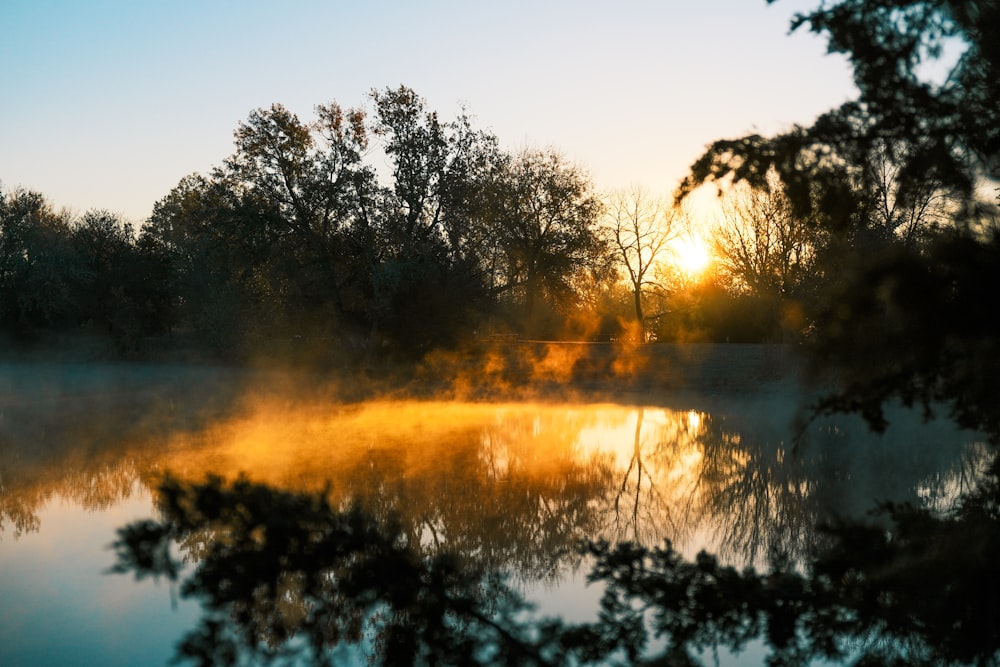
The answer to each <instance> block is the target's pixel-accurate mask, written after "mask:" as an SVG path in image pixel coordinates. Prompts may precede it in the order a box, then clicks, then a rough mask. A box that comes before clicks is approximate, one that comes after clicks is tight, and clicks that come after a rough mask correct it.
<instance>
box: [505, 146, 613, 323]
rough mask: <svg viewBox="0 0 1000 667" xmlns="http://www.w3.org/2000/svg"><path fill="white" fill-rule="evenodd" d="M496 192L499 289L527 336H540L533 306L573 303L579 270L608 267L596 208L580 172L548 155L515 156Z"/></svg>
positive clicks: (588, 184)
mask: <svg viewBox="0 0 1000 667" xmlns="http://www.w3.org/2000/svg"><path fill="white" fill-rule="evenodd" d="M494 188H495V190H494V192H493V200H492V202H491V204H492V206H493V211H492V215H493V216H495V217H494V220H493V230H494V234H495V238H496V243H497V248H498V250H499V253H500V254H501V256H502V263H503V268H502V270H501V274H502V275H503V278H502V281H501V284H502V289H503V290H504V291H505V292H506V293H507V294H508V295H510V296H511V297H513V298H514V299H515V300H516V301H517V302H519V304H520V305H522V307H523V312H524V327H525V330H526V331H528V332H531V333H534V334H538V333H541V332H542V326H541V325H542V322H541V313H540V312H539V310H538V303H539V301H541V300H542V299H545V300H546V303H547V304H548V305H549V306H553V307H558V306H559V305H560V303H561V302H562V303H565V301H566V300H569V299H571V297H572V295H573V293H574V287H573V282H574V276H575V275H576V274H577V273H578V272H585V271H588V270H601V269H602V268H603V267H606V266H607V261H608V249H607V245H606V244H605V243H604V242H603V241H602V238H601V236H600V233H599V227H598V225H599V222H600V215H601V210H602V206H601V202H600V201H599V199H598V198H597V196H596V195H595V194H594V192H593V188H592V185H591V182H590V180H589V179H588V178H587V176H586V175H585V174H584V173H583V171H581V170H580V169H579V168H578V167H575V166H573V165H570V164H568V163H567V162H566V161H565V159H564V158H563V157H562V156H560V155H559V154H558V153H556V152H553V151H537V150H528V151H524V152H523V153H521V154H519V155H518V156H517V157H516V158H514V160H513V161H511V162H510V163H509V165H508V166H507V167H506V169H505V170H504V172H503V173H502V174H501V177H500V178H499V179H498V180H497V182H495V184H494Z"/></svg>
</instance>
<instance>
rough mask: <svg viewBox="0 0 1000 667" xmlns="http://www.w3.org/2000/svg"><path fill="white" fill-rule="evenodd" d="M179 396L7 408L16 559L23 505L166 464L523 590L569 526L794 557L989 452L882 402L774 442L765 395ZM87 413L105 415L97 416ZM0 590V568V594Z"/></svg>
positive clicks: (152, 490)
mask: <svg viewBox="0 0 1000 667" xmlns="http://www.w3.org/2000/svg"><path fill="white" fill-rule="evenodd" d="M196 404H197V400H196V399H192V401H189V402H188V403H187V404H182V402H181V398H180V396H176V395H175V396H171V397H170V400H169V401H165V400H163V396H158V397H156V400H155V401H153V402H147V403H143V402H142V401H136V402H135V403H134V404H133V406H132V407H131V408H128V409H122V408H121V406H118V407H116V408H114V410H110V408H108V406H107V405H105V404H100V405H98V406H96V407H95V406H94V405H91V406H90V407H89V408H88V407H86V406H84V407H80V406H76V407H75V408H74V409H73V410H67V411H64V412H63V413H62V414H63V417H64V419H63V420H52V419H51V413H48V414H49V420H50V422H51V423H49V424H48V425H47V426H46V427H45V428H44V429H42V428H41V427H40V426H39V425H40V424H41V423H42V420H41V419H38V420H37V421H35V422H30V421H28V422H26V421H17V420H14V419H11V418H10V414H11V413H10V412H7V414H6V415H5V417H4V418H3V419H2V420H0V445H2V446H0V539H3V541H4V544H3V545H2V547H3V550H5V551H6V553H7V554H8V555H11V554H14V555H16V552H14V551H12V550H16V549H18V545H17V542H18V541H19V540H20V539H23V538H24V537H25V536H28V535H33V534H39V533H41V534H42V535H43V536H44V535H45V534H46V531H47V530H48V529H47V528H46V526H45V525H43V522H42V520H41V519H40V517H41V516H42V511H41V510H42V508H43V507H45V506H47V505H51V504H52V503H53V502H56V501H58V502H68V503H69V504H70V505H72V506H76V507H79V508H81V509H82V510H85V511H87V512H101V513H107V514H109V515H111V514H114V513H115V512H117V511H120V510H119V509H118V508H120V507H122V505H123V503H126V501H129V502H131V501H134V500H136V499H141V498H144V497H151V498H152V499H153V501H154V503H160V505H161V507H162V502H163V498H162V497H161V496H158V495H157V493H158V491H157V489H158V488H159V487H158V485H159V483H160V481H161V480H162V479H163V475H164V473H166V472H168V471H169V472H170V473H171V474H173V475H174V476H175V478H176V479H178V480H179V481H182V482H185V483H197V482H202V481H204V480H205V479H206V478H207V477H208V476H209V475H221V476H223V477H224V478H225V479H227V480H229V481H233V480H236V479H237V478H239V477H240V476H242V477H243V478H244V479H246V480H249V481H252V482H255V483H260V484H264V485H267V486H268V487H269V488H273V489H276V490H285V491H291V492H306V493H322V494H323V495H324V497H325V498H326V499H327V501H328V502H329V503H330V505H331V507H333V508H335V509H336V510H338V511H342V510H345V509H347V508H349V507H351V506H353V505H354V504H357V503H360V504H361V505H362V506H363V507H365V509H366V512H369V513H370V514H371V515H372V516H373V517H374V518H375V519H376V520H377V521H379V522H383V523H387V522H390V521H395V522H397V525H398V527H399V531H400V535H401V536H402V539H404V541H405V542H406V544H408V545H412V546H413V547H415V548H416V549H417V552H418V555H419V557H420V558H421V559H433V558H435V557H437V556H441V555H444V554H459V555H461V556H462V557H463V558H464V559H466V560H467V561H468V562H471V563H474V564H475V567H476V568H479V569H480V571H494V570H496V571H504V572H508V573H510V574H511V575H512V577H513V580H514V582H515V583H518V584H519V585H520V586H521V590H525V589H526V587H527V586H529V585H531V584H532V583H537V582H545V583H546V585H547V586H550V587H551V586H558V585H559V584H560V582H562V581H563V580H564V578H565V577H566V575H567V573H569V572H572V571H574V570H575V569H577V568H579V567H580V565H581V563H582V559H583V556H582V555H581V552H580V551H579V550H578V549H575V548H574V547H575V546H576V545H577V543H578V542H579V541H580V540H582V539H585V538H591V539H598V540H599V539H606V540H608V541H609V542H610V543H616V542H619V541H622V540H630V541H634V542H637V543H639V544H643V545H647V546H651V545H657V544H661V543H662V540H663V539H664V538H668V539H670V540H671V541H672V544H673V546H674V547H675V548H676V549H677V550H678V551H679V552H680V554H681V555H682V556H683V557H685V558H688V559H693V558H694V557H695V554H696V553H697V552H698V551H699V550H700V549H708V550H709V551H711V552H713V553H717V554H719V555H720V557H721V558H722V560H723V562H727V563H732V564H734V565H736V566H737V567H743V566H744V565H746V564H755V565H757V566H762V565H763V564H765V563H766V562H767V560H768V558H769V557H770V556H772V555H774V554H781V555H783V556H784V557H787V558H791V559H801V558H804V557H805V556H806V555H807V554H809V553H810V551H811V550H812V549H813V548H814V546H815V544H816V541H817V539H819V538H817V534H816V532H815V530H814V529H815V527H816V525H817V524H819V523H822V522H824V521H829V520H832V519H835V518H836V517H839V516H860V515H862V514H863V513H864V512H865V511H867V510H868V509H869V508H871V507H872V506H873V505H874V503H876V502H877V501H883V500H895V501H912V502H915V503H917V504H918V505H921V506H925V507H929V508H932V509H935V510H938V511H945V510H947V509H948V508H949V507H950V506H951V504H952V503H953V502H954V500H955V499H956V498H957V497H958V496H959V494H960V493H961V492H963V491H968V490H969V489H971V488H975V485H976V484H977V482H978V480H979V479H980V478H981V476H982V471H983V468H984V466H985V464H986V462H987V461H988V459H989V451H988V450H987V449H986V448H985V446H983V445H981V444H980V443H978V442H977V440H976V438H975V437H973V436H970V435H968V434H960V433H955V432H954V431H952V430H951V429H950V428H948V427H947V426H945V425H942V424H931V425H923V424H921V423H920V422H919V420H917V419H916V418H915V417H914V418H912V419H910V420H907V419H903V418H898V416H897V418H896V419H894V422H893V423H894V426H893V428H892V429H890V431H889V432H888V433H887V434H886V435H884V436H882V437H874V436H871V435H869V434H867V432H866V430H865V428H864V426H863V424H861V423H860V421H852V420H850V419H841V420H838V421H836V422H826V423H822V424H813V425H811V426H810V427H809V429H807V431H806V432H805V433H804V434H803V437H801V438H798V439H795V440H793V439H792V435H793V434H794V433H795V431H794V429H793V428H792V424H793V423H794V419H795V414H794V411H793V410H792V409H791V408H790V407H789V406H788V405H786V404H785V403H783V402H781V401H771V400H769V399H767V397H764V398H762V399H760V400H742V401H737V400H726V401H724V402H715V403H711V402H707V401H706V402H699V403H691V404H688V405H682V406H677V407H676V408H670V407H663V406H654V405H617V404H587V405H581V404H569V405H565V404H544V403H511V404H491V403H456V402H435V401H377V402H369V403H362V404H348V405H344V404H331V403H329V402H325V401H322V400H313V401H305V400H301V399H297V400H292V399H290V398H288V397H286V396H284V395H283V394H281V393H280V392H272V393H271V394H269V395H268V396H266V397H259V398H255V399H253V400H250V401H246V402H243V403H240V404H236V403H226V404H224V405H223V404H220V405H216V406H215V408H214V409H213V410H205V409H200V411H199V412H198V416H197V417H196V418H195V417H192V414H194V406H195V405H196ZM164 406H167V407H166V408H164ZM126 407H127V406H126ZM97 408H100V409H97ZM105 408H107V409H105ZM95 415H98V416H101V415H103V416H106V417H109V419H108V421H106V422H102V423H100V424H98V423H95V421H96V420H95V419H94V416H95ZM26 424H27V426H26ZM32 424H35V426H32ZM151 424H153V425H155V427H151ZM36 426H37V428H36ZM132 504H133V505H134V503H132ZM132 518H134V515H128V516H122V517H121V518H120V519H119V520H117V521H112V522H111V523H113V524H115V525H121V524H124V523H126V522H127V521H129V520H131V519H132ZM210 537H211V535H209V534H203V533H192V534H190V535H187V536H186V538H185V540H184V542H183V543H182V544H181V545H180V548H181V550H182V551H183V553H184V554H185V555H186V557H187V558H188V559H189V560H191V561H192V562H197V561H199V559H201V558H203V557H204V555H205V554H206V553H207V550H208V549H209V545H210V544H211V539H210ZM110 539H111V536H110V535H108V536H107V539H106V540H104V541H103V543H105V544H106V543H107V541H110ZM2 557H3V553H2V552H0V559H2ZM72 561H73V558H72V556H67V558H66V559H65V564H64V567H66V568H67V570H68V571H73V567H74V563H73V562H72ZM74 576H83V574H80V573H78V575H74ZM89 576H96V572H95V573H90V574H89ZM9 588H10V587H7V586H5V584H4V581H3V572H2V568H0V590H3V589H9ZM19 590H20V589H19Z"/></svg>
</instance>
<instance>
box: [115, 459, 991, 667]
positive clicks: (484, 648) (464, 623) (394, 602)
mask: <svg viewBox="0 0 1000 667" xmlns="http://www.w3.org/2000/svg"><path fill="white" fill-rule="evenodd" d="M159 497H160V501H159V504H160V509H161V511H162V515H163V518H162V519H161V520H159V521H153V520H144V521H138V522H136V523H133V524H131V525H129V526H126V527H124V528H122V529H121V530H120V531H119V539H118V541H117V542H116V543H115V545H114V547H115V549H116V551H117V554H118V561H117V564H116V565H115V566H114V568H113V571H114V572H119V573H127V572H131V573H133V574H135V575H136V576H137V577H145V576H155V577H158V576H165V577H167V578H168V579H170V580H171V581H178V580H180V581H181V584H180V594H181V595H182V596H184V597H192V598H195V599H197V600H199V601H200V602H201V603H202V606H203V609H204V615H203V617H202V619H201V621H200V623H199V626H198V627H197V628H195V629H194V630H192V631H191V632H189V633H188V635H187V636H186V637H185V638H184V639H183V640H182V641H181V643H180V644H179V646H178V657H179V658H181V659H188V660H194V661H197V662H199V664H263V663H269V662H275V661H279V662H280V661H287V660H289V659H291V658H293V657H295V658H298V659H300V660H306V661H307V662H309V663H310V664H332V663H334V662H336V656H337V655H338V651H343V650H344V646H345V645H347V644H353V645H358V646H359V647H362V650H363V652H365V651H367V650H368V649H374V651H375V652H374V654H372V658H373V659H375V660H376V661H378V662H380V663H382V664H394V665H396V664H519V665H531V664H535V665H557V664H579V665H584V664H640V663H642V662H644V661H647V660H649V661H651V662H650V664H654V663H655V664H697V663H696V659H695V658H694V655H696V654H701V653H704V652H705V651H716V650H718V649H719V648H722V647H725V648H727V649H729V650H731V651H735V652H739V651H741V650H743V649H745V648H746V647H747V645H748V643H749V642H751V641H756V640H762V641H763V642H764V643H765V644H766V646H767V647H768V649H769V651H770V657H769V664H776V665H777V664H781V665H800V664H808V663H809V662H810V661H812V660H815V659H826V660H834V661H838V662H848V661H850V662H853V663H854V664H868V665H874V664H886V665H888V664H902V663H906V664H915V665H917V664H923V665H945V664H966V663H973V662H986V661H989V660H995V659H997V658H998V657H1000V632H998V630H997V627H996V624H995V623H993V619H994V618H995V617H996V616H995V614H996V613H997V612H998V611H1000V609H998V608H997V605H998V600H1000V596H998V593H1000V579H998V577H997V573H996V571H995V567H994V563H995V561H996V558H997V557H998V556H1000V542H998V541H997V535H1000V530H998V526H997V522H998V521H1000V514H998V512H997V507H998V500H1000V464H998V463H997V462H996V460H994V464H993V467H992V468H991V470H990V471H989V474H988V475H987V476H986V478H985V479H984V481H983V482H982V484H981V485H980V486H979V487H978V488H977V489H976V490H975V491H974V492H972V493H970V494H968V495H967V496H966V498H965V499H964V500H963V502H962V503H961V504H960V505H959V506H958V507H957V509H956V510H955V512H954V513H953V514H951V515H945V516H940V515H935V514H933V513H932V512H930V511H929V510H925V509H918V508H914V507H911V506H906V505H885V506H883V507H882V508H881V509H880V510H879V514H880V515H881V517H874V520H873V521H872V522H871V523H844V524H838V525H830V526H827V527H826V528H825V531H826V533H827V537H828V542H827V544H826V545H825V546H823V547H821V548H820V549H819V551H818V553H817V554H816V555H815V556H814V557H813V558H811V559H810V560H809V562H808V563H807V564H806V565H807V567H806V570H805V571H801V570H798V569H796V568H794V567H793V564H792V563H789V562H786V561H784V560H782V559H781V558H776V559H775V561H774V563H773V564H772V566H771V570H770V571H769V572H767V573H766V574H759V573H757V572H756V571H755V570H754V569H753V568H747V569H744V570H743V571H737V570H735V569H734V568H732V567H727V566H723V565H722V564H720V563H719V561H718V560H717V559H716V558H715V557H713V556H711V555H709V554H707V553H704V552H703V553H701V554H699V555H698V556H697V558H696V559H695V560H694V561H688V560H686V559H684V558H683V557H682V556H681V555H680V554H678V553H677V552H676V551H675V550H674V549H673V547H672V546H671V545H670V543H669V542H667V543H666V544H665V545H663V546H662V547H657V548H647V547H642V546H638V545H635V544H632V543H622V544H618V545H616V546H614V547H612V546H610V545H609V544H607V543H604V542H587V543H584V544H582V545H581V547H580V549H581V552H582V553H586V554H588V555H589V556H590V557H592V559H593V563H594V564H593V567H592V569H591V572H590V575H589V577H588V579H589V581H590V582H591V583H594V584H597V583H599V584H603V585H604V587H605V588H604V594H603V598H602V601H601V605H600V611H599V614H598V618H597V620H596V621H594V622H590V623H580V624H567V623H565V622H563V621H559V620H554V619H539V618H536V617H534V616H533V615H531V614H528V613H526V612H527V610H528V607H527V605H526V604H525V602H524V600H523V599H521V597H520V596H519V595H518V594H517V593H515V592H514V591H513V590H512V589H511V588H510V587H509V586H508V585H507V584H506V583H505V582H504V580H503V578H502V577H500V576H498V575H497V574H496V573H490V572H486V571H482V570H479V569H477V568H476V567H475V566H473V565H471V564H470V563H469V562H468V561H466V560H464V559H463V558H461V557H459V556H457V555H449V554H446V553H437V554H435V555H433V556H420V555H418V554H419V550H418V549H417V547H416V545H414V544H411V543H409V542H408V540H407V538H406V537H405V535H404V534H403V533H402V532H401V531H400V529H399V527H398V526H397V525H396V524H394V523H393V522H392V521H391V520H390V521H388V522H379V521H376V520H375V519H374V518H373V517H372V516H371V515H370V514H368V513H367V512H366V511H365V510H364V509H363V508H362V507H360V506H359V505H356V504H355V505H351V506H349V507H347V508H346V509H337V508H335V507H332V506H331V505H330V503H329V500H328V498H329V496H328V495H327V494H324V493H320V494H295V493H288V492H282V491H277V490H275V489H271V488H269V487H266V486H261V485H257V484H252V483H250V482H248V481H246V480H239V481H237V482H235V483H232V484H231V485H226V484H223V483H222V482H221V481H220V480H218V479H209V480H208V481H206V482H205V483H203V484H197V485H187V484H182V483H180V482H177V481H176V480H173V479H170V478H167V479H165V480H164V482H163V483H162V484H161V487H160V496H159ZM885 521H888V525H886V524H885ZM175 543H176V544H178V545H179V546H180V548H181V549H182V550H183V551H184V552H185V561H187V562H188V563H189V564H191V565H193V567H194V570H193V572H190V573H188V574H184V571H185V568H184V566H183V565H182V563H181V562H180V561H178V560H177V559H176V558H175V557H174V556H173V555H172V550H173V549H174V548H175V547H174V544H175ZM929 587H930V588H933V589H934V590H935V591H936V594H934V595H928V588H929ZM365 646H367V648H365ZM654 656H659V657H654ZM657 661H658V662H657Z"/></svg>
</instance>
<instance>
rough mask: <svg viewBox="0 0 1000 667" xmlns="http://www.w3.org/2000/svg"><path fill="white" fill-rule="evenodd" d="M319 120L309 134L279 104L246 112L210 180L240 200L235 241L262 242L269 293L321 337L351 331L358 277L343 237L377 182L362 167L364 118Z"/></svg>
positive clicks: (336, 109) (327, 109)
mask: <svg viewBox="0 0 1000 667" xmlns="http://www.w3.org/2000/svg"><path fill="white" fill-rule="evenodd" d="M316 116H317V119H316V120H315V121H314V122H313V123H311V124H306V123H303V122H302V121H300V120H299V118H298V117H297V116H296V115H295V114H293V113H291V112H289V111H288V110H287V109H285V108H284V107H283V106H281V105H280V104H274V105H272V106H271V107H270V108H269V109H258V110H256V111H253V112H251V114H250V116H249V117H248V119H247V121H246V122H244V123H241V124H240V125H239V127H238V128H237V130H236V133H235V137H236V141H235V144H236V152H235V153H234V154H233V155H232V156H231V157H230V158H229V159H228V160H227V161H226V163H225V168H224V170H223V171H222V172H221V173H220V174H218V176H217V178H219V179H220V180H222V181H224V182H225V183H226V184H227V185H228V186H229V187H230V188H232V190H233V191H234V193H235V195H236V196H237V198H238V201H239V203H240V208H241V211H240V215H239V216H238V217H237V218H236V222H237V223H238V224H241V225H242V226H244V231H243V232H242V234H241V236H244V237H248V238H250V239H253V238H255V237H256V238H260V239H261V240H262V241H263V242H264V244H265V247H266V248H268V249H269V251H270V252H269V253H268V255H267V256H266V258H264V260H265V262H266V265H267V267H268V269H269V270H268V271H267V272H266V273H265V276H266V280H267V282H268V283H269V290H271V291H272V292H273V293H277V294H280V295H281V298H280V303H282V305H284V306H285V308H286V312H287V314H288V315H290V316H293V317H294V319H297V320H298V322H297V323H298V324H299V325H300V326H308V325H313V326H317V327H318V328H319V330H321V331H322V330H323V329H324V328H328V327H329V326H330V325H331V324H332V323H337V324H339V325H341V326H343V325H344V324H346V323H348V321H349V314H348V304H347V301H346V297H345V290H346V284H347V283H348V282H349V281H350V280H351V277H352V276H353V275H354V274H355V272H356V271H355V269H356V268H357V267H355V266H354V265H353V264H354V262H353V257H354V253H352V252H351V249H350V248H349V247H348V243H347V231H348V230H349V229H350V228H351V227H352V226H354V225H355V224H356V221H357V217H358V215H359V211H360V206H359V199H360V198H361V197H364V196H366V195H367V194H368V192H369V191H370V189H371V188H372V187H373V182H374V173H373V172H372V170H371V169H369V168H367V167H365V166H363V165H362V163H361V159H362V155H363V153H364V151H365V150H366V148H367V144H368V138H367V129H366V127H365V124H364V114H363V112H361V111H360V110H347V111H345V110H343V109H342V108H341V107H340V106H339V105H338V104H336V103H331V104H328V105H320V106H317V107H316ZM307 313H308V314H307ZM303 318H305V319H306V320H310V319H311V320H314V321H313V322H308V321H303Z"/></svg>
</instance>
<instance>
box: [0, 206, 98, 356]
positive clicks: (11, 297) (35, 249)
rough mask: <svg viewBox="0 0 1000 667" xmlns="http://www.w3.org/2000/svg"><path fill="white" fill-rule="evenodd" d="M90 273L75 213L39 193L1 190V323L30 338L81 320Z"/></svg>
mask: <svg viewBox="0 0 1000 667" xmlns="http://www.w3.org/2000/svg"><path fill="white" fill-rule="evenodd" d="M85 273H86V267H85V266H84V265H83V263H82V262H81V261H80V257H79V256H78V255H77V254H76V253H74V252H73V246H72V243H71V226H70V216H69V214H67V213H65V212H64V213H56V212H55V211H53V210H52V207H51V206H50V205H49V203H48V202H46V201H45V198H44V197H43V196H42V195H41V194H39V193H37V192H31V191H28V190H23V189H16V190H13V191H10V192H3V191H2V190H0V327H3V328H4V329H6V330H7V331H8V332H10V333H12V334H14V335H16V336H29V337H30V336H33V335H35V334H37V333H39V332H40V331H41V330H44V329H53V328H60V327H62V328H65V327H68V326H71V325H73V324H76V323H77V321H78V317H79V313H80V304H79V293H78V290H77V285H78V284H80V283H81V282H82V280H83V278H84V275H85Z"/></svg>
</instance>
